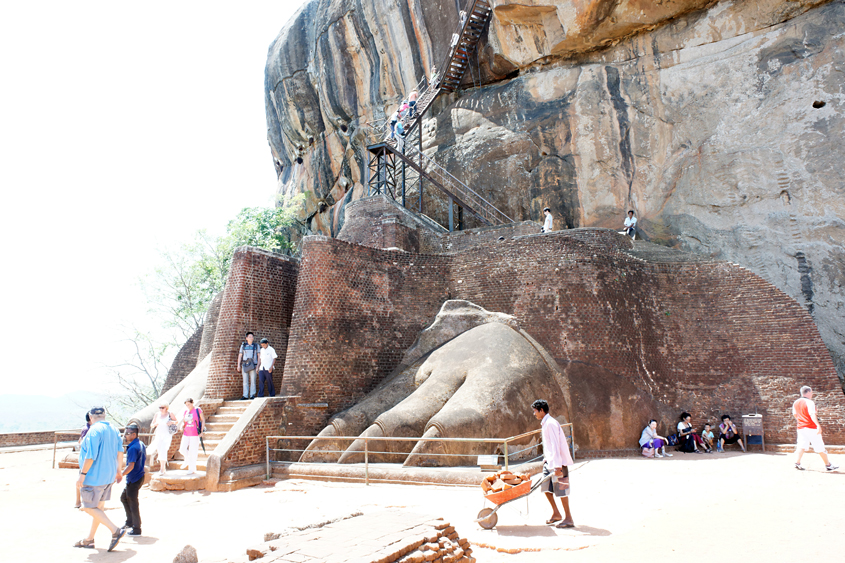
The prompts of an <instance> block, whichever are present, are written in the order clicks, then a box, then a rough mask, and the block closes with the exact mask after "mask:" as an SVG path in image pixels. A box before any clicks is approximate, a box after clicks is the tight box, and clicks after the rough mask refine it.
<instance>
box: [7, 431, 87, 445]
mask: <svg viewBox="0 0 845 563" xmlns="http://www.w3.org/2000/svg"><path fill="white" fill-rule="evenodd" d="M80 432H81V430H80ZM55 435H56V431H55V430H47V431H44V432H9V433H5V434H0V448H5V447H8V446H32V445H36V444H52V443H53V438H54V437H55ZM76 436H77V438H78V437H79V432H77V434H76ZM72 439H73V438H72V437H71V436H70V435H68V436H64V435H63V436H60V437H59V440H63V441H69V440H72Z"/></svg>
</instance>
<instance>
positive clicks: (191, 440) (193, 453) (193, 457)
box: [179, 436, 200, 473]
mask: <svg viewBox="0 0 845 563" xmlns="http://www.w3.org/2000/svg"><path fill="white" fill-rule="evenodd" d="M179 453H180V454H182V456H183V457H184V458H185V462H186V463H187V464H188V473H196V472H197V456H198V455H199V453H200V437H199V436H182V443H181V444H179Z"/></svg>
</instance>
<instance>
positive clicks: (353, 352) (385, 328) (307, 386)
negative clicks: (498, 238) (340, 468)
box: [281, 236, 450, 432]
mask: <svg viewBox="0 0 845 563" xmlns="http://www.w3.org/2000/svg"><path fill="white" fill-rule="evenodd" d="M448 264H449V258H448V257H447V256H433V255H420V254H410V253H406V252H398V251H384V250H377V249H374V248H369V247H366V246H360V245H356V244H350V243H348V242H343V241H340V240H337V239H330V238H327V237H319V236H312V237H306V238H305V239H304V240H303V245H302V262H301V265H300V275H299V286H298V289H297V294H296V304H295V305H294V313H293V318H292V320H291V339H290V346H289V348H288V356H287V359H286V362H285V377H284V382H283V384H282V392H281V394H282V395H300V396H301V397H302V401H303V402H305V403H317V402H325V403H328V409H324V410H312V411H309V413H308V414H306V415H304V416H307V417H309V418H310V419H311V422H312V424H310V428H309V424H308V423H307V422H306V423H305V426H304V429H306V430H308V431H310V432H314V431H319V430H320V429H321V427H322V425H323V424H324V423H325V421H326V420H327V417H326V414H329V415H330V414H333V413H335V412H338V411H339V410H342V409H345V408H347V407H349V406H351V405H352V404H354V403H355V402H356V401H358V400H359V399H361V398H362V397H363V396H364V395H365V394H366V393H367V392H369V391H370V390H372V389H373V387H374V386H375V385H377V384H378V383H379V382H380V381H382V380H383V379H384V377H385V376H386V375H388V374H389V373H390V372H391V371H392V370H393V368H395V367H396V366H397V365H398V363H399V361H400V359H401V358H402V355H403V353H404V352H405V350H407V349H408V348H409V347H410V346H411V344H413V342H414V341H415V340H416V338H417V335H418V334H419V332H420V331H421V330H422V329H423V328H425V327H426V326H427V325H428V324H429V323H430V322H431V320H432V319H433V318H434V316H435V315H436V314H437V311H438V310H439V308H440V305H441V304H442V303H443V301H445V300H446V299H448V298H449V297H450V295H449V289H448V277H449V268H448Z"/></svg>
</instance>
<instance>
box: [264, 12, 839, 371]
mask: <svg viewBox="0 0 845 563" xmlns="http://www.w3.org/2000/svg"><path fill="white" fill-rule="evenodd" d="M491 4H492V6H493V7H494V10H493V16H492V19H491V21H490V24H489V26H488V28H487V31H486V32H485V37H484V38H483V39H482V42H481V44H480V45H479V48H478V52H477V55H476V57H475V59H476V60H475V61H473V64H472V65H471V68H470V70H469V71H468V72H467V74H466V76H465V79H464V86H465V88H464V89H463V90H461V91H460V92H458V93H457V94H450V95H441V97H440V98H439V99H438V101H437V102H436V103H435V106H434V107H433V108H432V110H430V112H429V113H428V115H427V119H426V120H425V122H424V123H423V147H424V149H425V152H426V153H427V154H428V155H429V156H432V157H433V158H434V159H435V160H437V162H438V163H440V164H441V165H443V166H445V167H446V168H447V169H448V170H450V172H452V173H453V174H454V175H456V176H458V177H459V178H461V179H462V180H464V181H465V182H466V183H467V184H469V185H470V186H472V187H473V188H474V189H475V190H476V191H478V192H480V193H481V194H482V195H484V196H485V197H486V198H488V199H489V200H490V201H492V202H493V203H494V204H495V205H496V206H497V207H499V208H500V209H502V210H503V211H505V212H506V213H507V214H508V215H510V216H511V217H513V218H514V219H515V220H526V219H534V220H539V219H540V218H541V212H540V210H541V209H542V208H543V207H544V206H546V205H548V206H550V207H551V208H552V209H553V211H554V214H555V216H556V226H557V227H558V228H561V227H576V226H599V227H613V228H621V222H622V219H623V218H624V213H625V211H626V209H628V208H630V209H634V210H636V212H637V215H638V217H639V219H640V226H641V234H642V236H643V237H644V238H646V239H649V240H651V241H653V242H658V243H661V244H665V245H669V246H675V247H679V248H683V249H685V250H689V251H693V252H697V253H701V254H704V255H707V256H712V257H719V258H726V259H728V260H731V261H734V262H736V263H738V264H740V265H742V266H745V267H746V268H748V269H750V270H752V271H753V272H755V273H757V274H759V275H760V276H762V277H763V278H765V279H766V280H768V281H770V282H771V283H773V284H774V285H776V286H777V287H779V288H780V289H782V290H783V291H785V292H786V293H788V294H789V295H791V296H792V297H794V298H795V299H796V300H798V301H799V302H800V303H802V304H804V305H805V306H806V307H807V309H808V310H809V311H810V313H811V314H812V315H813V317H814V318H815V320H816V322H817V324H818V326H819V330H820V332H821V334H822V337H823V338H824V340H825V342H826V343H827V345H828V347H829V349H830V350H831V353H832V355H833V358H834V362H835V363H836V365H837V369H838V370H839V373H840V376H842V375H843V374H845V328H843V326H845V323H843V321H845V295H843V287H842V285H843V282H845V197H843V196H845V172H843V170H842V166H841V162H843V161H845V146H843V144H842V143H841V140H842V139H843V134H845V88H844V87H843V82H844V80H843V79H845V31H843V30H845V0H832V1H810V0H757V1H751V0H745V1H741V0H736V1H727V0H722V1H716V0H662V1H661V0H650V1H647V2H646V1H644V0H566V1H565V0H548V1H547V2H546V3H542V0H537V1H531V0H529V1H528V2H521V3H520V4H518V5H517V4H514V3H510V2H506V1H502V0H492V2H491ZM457 18H458V15H457V8H456V5H455V3H454V2H447V1H444V0H432V1H430V2H426V3H423V2H419V1H418V0H407V2H397V1H395V0H313V1H312V2H310V3H309V4H307V5H306V6H305V7H303V9H302V10H301V11H300V12H299V13H298V15H297V16H296V17H295V18H294V19H293V20H291V22H289V23H288V25H287V26H286V27H285V28H284V29H283V30H282V31H281V33H280V34H279V36H278V37H277V38H276V40H275V41H274V43H273V44H272V46H271V48H270V52H269V55H268V61H267V71H266V94H267V120H268V138H269V142H270V146H271V150H272V153H273V158H274V164H275V165H276V169H277V171H278V173H279V182H280V191H281V192H282V193H295V192H305V193H307V194H308V198H307V203H306V207H305V209H304V210H303V214H302V220H303V223H302V231H303V233H307V232H313V233H322V234H330V235H336V234H337V232H338V231H339V229H340V226H341V225H342V222H343V208H344V206H345V204H346V203H348V202H349V201H351V200H352V199H357V198H359V197H361V196H362V195H366V188H365V183H366V179H367V177H368V176H367V170H366V166H367V158H366V144H367V143H368V142H372V141H373V140H374V138H375V137H374V134H373V132H372V129H371V128H368V127H367V123H368V122H372V121H374V120H379V119H383V118H384V117H385V116H386V115H389V113H390V112H392V111H393V108H394V107H395V105H396V104H397V102H398V101H399V100H400V99H401V98H402V96H404V95H405V94H406V93H407V92H408V91H410V89H411V88H412V87H413V86H414V85H415V84H416V83H417V82H418V81H419V79H420V78H421V77H422V76H424V75H427V74H428V73H429V71H430V69H431V66H432V64H434V62H436V61H440V60H441V58H442V57H443V56H444V55H445V53H446V52H447V50H448V47H449V39H450V37H451V33H452V31H453V30H454V26H455V25H456V23H457ZM430 199H431V200H430V201H427V213H428V214H429V215H431V216H432V217H434V218H435V219H439V220H441V222H443V221H445V219H444V213H445V211H444V206H443V202H442V201H439V200H438V199H437V198H436V197H435V196H432V197H431V198H430ZM784 346H785V347H788V346H789V343H788V342H785V343H784ZM795 353H796V354H801V351H800V350H796V351H795Z"/></svg>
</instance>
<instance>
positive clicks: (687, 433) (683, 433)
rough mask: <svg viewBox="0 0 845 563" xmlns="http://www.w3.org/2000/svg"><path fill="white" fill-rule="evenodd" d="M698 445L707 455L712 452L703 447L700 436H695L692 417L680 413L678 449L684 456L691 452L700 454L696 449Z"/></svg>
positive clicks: (688, 414)
mask: <svg viewBox="0 0 845 563" xmlns="http://www.w3.org/2000/svg"><path fill="white" fill-rule="evenodd" d="M699 444H701V445H702V448H704V449H705V450H706V451H707V453H711V452H712V450H710V449H709V448H707V447H706V446H704V442H703V441H702V440H701V436H699V435H698V434H696V432H695V429H694V428H693V427H692V415H691V414H690V413H688V412H682V413H681V421H680V422H679V423H678V449H679V450H681V451H682V452H684V453H685V454H689V453H693V452H695V453H697V454H700V453H702V452H701V450H700V449H698V445H699Z"/></svg>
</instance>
